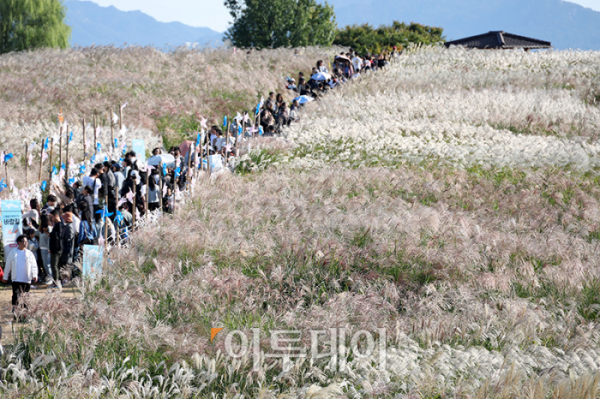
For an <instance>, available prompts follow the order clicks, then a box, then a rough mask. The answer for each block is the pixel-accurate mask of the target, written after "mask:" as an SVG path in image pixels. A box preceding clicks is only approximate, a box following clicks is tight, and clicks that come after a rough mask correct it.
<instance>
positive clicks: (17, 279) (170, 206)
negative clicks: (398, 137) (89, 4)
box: [0, 50, 388, 307]
mask: <svg viewBox="0 0 600 399" xmlns="http://www.w3.org/2000/svg"><path fill="white" fill-rule="evenodd" d="M387 62H388V61H387V56H386V54H385V53H384V54H381V55H377V56H370V55H366V56H365V57H362V58H361V57H359V56H358V54H356V53H355V52H354V51H352V50H350V51H349V52H347V53H342V54H340V55H338V56H336V57H335V59H334V60H333V65H331V64H329V68H328V67H326V66H325V63H324V61H323V60H319V61H317V63H316V66H315V67H314V68H313V69H312V71H311V75H310V77H309V78H308V79H305V77H304V73H303V72H299V74H298V81H297V82H296V80H295V79H293V78H287V85H286V87H285V88H286V90H288V91H289V93H288V94H291V95H290V96H289V97H295V98H294V99H293V100H292V101H291V103H290V104H288V103H286V101H284V96H283V94H281V93H274V92H271V93H269V97H268V99H267V100H266V101H261V102H260V103H259V104H258V105H257V106H256V109H255V110H254V112H255V115H254V120H253V119H252V118H251V117H250V115H249V114H248V113H247V112H245V113H244V114H243V115H241V114H238V115H237V116H236V117H235V118H233V120H230V121H228V120H227V118H224V121H223V129H225V132H223V129H222V128H221V126H219V125H218V124H214V125H212V126H211V128H210V130H209V131H208V132H203V133H199V134H198V136H197V139H196V142H195V143H189V144H186V146H185V148H184V146H183V144H182V146H174V147H171V148H170V149H169V151H168V153H167V152H166V151H165V150H164V149H163V148H155V149H153V151H152V158H150V159H149V160H148V161H147V162H140V161H139V160H138V156H137V154H136V153H135V152H134V151H129V152H126V153H125V154H124V156H123V157H119V159H118V160H116V159H113V160H110V159H109V157H108V156H106V157H105V161H104V162H102V163H93V162H92V163H91V164H89V166H88V167H87V168H84V169H85V171H86V172H85V174H84V176H83V177H82V178H81V179H79V178H76V179H71V180H72V181H67V180H66V179H65V180H64V181H62V182H60V181H58V179H55V180H54V181H53V183H52V184H51V185H50V190H49V192H50V194H48V195H47V196H46V197H45V201H44V203H43V204H41V203H40V201H39V200H38V199H37V198H33V199H31V200H30V201H29V204H28V205H29V210H28V211H27V212H25V213H23V215H22V227H23V234H22V235H20V236H19V237H18V238H17V248H15V249H13V250H12V251H11V252H10V253H7V254H5V268H4V276H3V279H2V280H3V281H4V282H8V281H11V283H12V288H13V298H12V304H13V306H14V307H16V306H17V305H18V304H19V297H20V295H21V294H22V293H24V292H28V291H29V290H30V287H31V284H35V283H39V284H43V285H46V286H49V287H50V288H61V287H62V286H63V285H65V284H67V283H69V282H70V281H71V280H72V279H73V278H75V277H77V276H78V275H80V274H81V270H80V268H79V265H80V264H81V260H82V255H83V246H84V245H100V246H106V245H115V244H120V245H126V244H127V242H128V241H129V238H130V234H131V232H132V229H134V228H135V225H136V220H141V219H143V218H144V217H145V216H146V215H147V214H150V213H159V212H164V213H169V212H173V210H174V208H175V206H176V203H177V198H178V197H177V195H178V193H181V192H183V191H185V190H186V189H188V188H190V185H191V186H192V187H193V184H194V182H195V179H194V176H195V173H196V172H198V171H200V170H206V171H211V172H212V171H216V170H215V169H216V168H219V167H221V168H222V169H225V168H227V167H228V166H229V164H228V162H227V161H228V159H229V158H230V157H231V158H234V157H235V156H236V155H238V153H237V152H236V149H239V143H240V142H241V141H243V140H244V139H247V138H250V137H254V136H255V135H266V136H269V135H274V134H276V133H278V132H281V130H282V128H283V127H285V126H288V125H289V124H290V123H292V122H294V121H298V120H299V119H300V114H299V109H300V107H301V106H302V105H303V104H305V103H307V102H310V101H314V100H316V99H318V98H320V97H321V96H324V95H326V93H327V92H328V91H329V90H332V89H334V88H335V87H337V86H338V85H341V84H344V83H346V82H348V81H349V80H351V79H355V78H356V77H358V76H360V74H362V73H368V72H369V71H372V70H376V69H380V68H383V67H385V65H386V64H387ZM330 69H331V73H330ZM236 145H237V146H236ZM236 147H237V148H236ZM94 158H96V157H95V156H94V157H93V158H92V160H93V161H94V160H95V159H94ZM152 160H154V161H157V162H151V161H152ZM217 161H218V162H217ZM223 161H224V162H223ZM1 271H2V269H0V277H1V276H2V273H1Z"/></svg>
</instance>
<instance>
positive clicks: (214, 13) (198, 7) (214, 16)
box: [92, 0, 600, 32]
mask: <svg viewBox="0 0 600 399" xmlns="http://www.w3.org/2000/svg"><path fill="white" fill-rule="evenodd" d="M92 1H93V2H94V3H97V4H100V5H101V6H105V7H106V6H110V5H112V6H115V7H116V8H118V9H119V10H122V11H133V10H140V11H142V12H144V13H146V14H148V15H150V16H152V17H154V18H156V19H157V20H159V21H162V22H173V21H179V22H182V23H184V24H186V25H191V26H204V27H208V28H211V29H214V30H216V31H219V32H222V31H224V30H226V29H227V28H228V27H229V25H228V21H229V19H230V16H229V13H228V12H227V9H226V8H225V6H224V5H223V0H170V1H165V0H92ZM571 2H572V3H577V4H581V5H582V6H584V7H589V8H591V9H594V10H596V11H600V0H571Z"/></svg>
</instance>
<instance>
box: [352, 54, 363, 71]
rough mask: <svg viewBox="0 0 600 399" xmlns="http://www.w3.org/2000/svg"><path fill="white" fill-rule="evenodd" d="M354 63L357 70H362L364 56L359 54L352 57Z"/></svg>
mask: <svg viewBox="0 0 600 399" xmlns="http://www.w3.org/2000/svg"><path fill="white" fill-rule="evenodd" d="M352 65H353V66H354V71H355V72H360V70H361V69H362V65H363V60H362V58H360V57H359V56H358V55H355V56H354V58H352Z"/></svg>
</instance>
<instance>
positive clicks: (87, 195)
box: [77, 186, 94, 213]
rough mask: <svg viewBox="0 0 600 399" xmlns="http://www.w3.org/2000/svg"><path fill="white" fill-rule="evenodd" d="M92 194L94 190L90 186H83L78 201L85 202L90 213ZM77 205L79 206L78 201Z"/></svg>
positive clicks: (92, 206) (92, 200)
mask: <svg viewBox="0 0 600 399" xmlns="http://www.w3.org/2000/svg"><path fill="white" fill-rule="evenodd" d="M93 194H94V190H93V189H92V188H91V187H90V186H85V187H84V188H83V198H82V200H81V201H79V202H85V203H86V204H87V209H88V210H89V211H90V213H93V212H94V197H92V195H93ZM77 206H79V203H78V204H77Z"/></svg>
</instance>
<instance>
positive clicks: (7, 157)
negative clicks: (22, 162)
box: [4, 152, 13, 162]
mask: <svg viewBox="0 0 600 399" xmlns="http://www.w3.org/2000/svg"><path fill="white" fill-rule="evenodd" d="M12 157H13V154H12V152H9V153H8V154H6V155H4V162H6V161H8V160H9V159H12Z"/></svg>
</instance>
